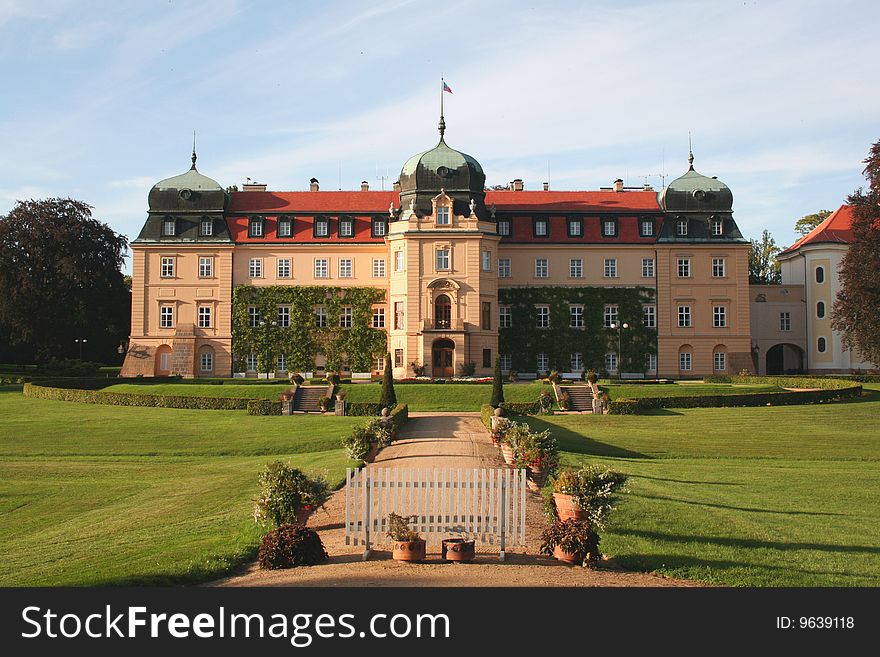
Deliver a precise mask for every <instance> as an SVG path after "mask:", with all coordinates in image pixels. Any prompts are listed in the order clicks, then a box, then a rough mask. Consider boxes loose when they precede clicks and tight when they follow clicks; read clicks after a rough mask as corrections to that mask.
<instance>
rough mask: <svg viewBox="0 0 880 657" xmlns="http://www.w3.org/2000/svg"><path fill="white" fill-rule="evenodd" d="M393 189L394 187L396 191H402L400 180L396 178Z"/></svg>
mask: <svg viewBox="0 0 880 657" xmlns="http://www.w3.org/2000/svg"><path fill="white" fill-rule="evenodd" d="M391 189H392V190H393V191H395V192H399V191H400V181H399V180H395V181H394V184H393V185H391Z"/></svg>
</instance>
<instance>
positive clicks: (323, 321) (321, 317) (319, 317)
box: [315, 306, 327, 328]
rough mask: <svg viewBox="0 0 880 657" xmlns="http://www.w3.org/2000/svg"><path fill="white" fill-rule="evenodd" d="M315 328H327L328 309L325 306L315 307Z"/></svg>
mask: <svg viewBox="0 0 880 657" xmlns="http://www.w3.org/2000/svg"><path fill="white" fill-rule="evenodd" d="M315 326H317V327H318V328H327V309H326V308H325V307H324V306H316V307H315Z"/></svg>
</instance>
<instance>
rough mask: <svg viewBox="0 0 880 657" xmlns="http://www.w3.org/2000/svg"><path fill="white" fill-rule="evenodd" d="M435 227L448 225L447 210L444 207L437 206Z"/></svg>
mask: <svg viewBox="0 0 880 657" xmlns="http://www.w3.org/2000/svg"><path fill="white" fill-rule="evenodd" d="M436 215H437V225H438V226H448V225H449V208H447V207H445V206H442V205H441V206H438V207H437V211H436Z"/></svg>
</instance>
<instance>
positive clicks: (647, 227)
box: [641, 219, 654, 237]
mask: <svg viewBox="0 0 880 657" xmlns="http://www.w3.org/2000/svg"><path fill="white" fill-rule="evenodd" d="M641 226H642V237H652V236H653V235H654V222H653V221H650V220H648V219H642V223H641Z"/></svg>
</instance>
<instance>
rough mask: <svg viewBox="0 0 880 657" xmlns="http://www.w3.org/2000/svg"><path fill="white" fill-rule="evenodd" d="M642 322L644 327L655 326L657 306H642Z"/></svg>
mask: <svg viewBox="0 0 880 657" xmlns="http://www.w3.org/2000/svg"><path fill="white" fill-rule="evenodd" d="M642 324H643V325H644V327H645V328H657V306H655V305H653V304H649V305H645V306H642Z"/></svg>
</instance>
